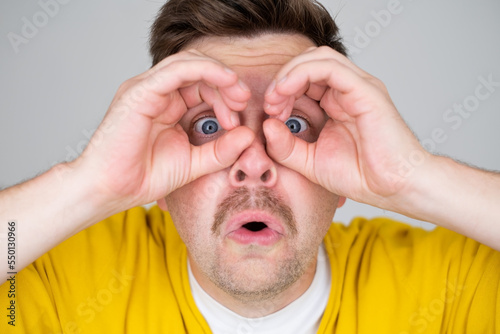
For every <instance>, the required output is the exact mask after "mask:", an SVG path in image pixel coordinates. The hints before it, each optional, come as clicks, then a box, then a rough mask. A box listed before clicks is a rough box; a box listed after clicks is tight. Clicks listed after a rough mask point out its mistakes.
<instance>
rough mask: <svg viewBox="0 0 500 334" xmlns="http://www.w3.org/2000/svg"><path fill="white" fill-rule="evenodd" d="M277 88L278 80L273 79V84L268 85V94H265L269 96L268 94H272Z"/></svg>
mask: <svg viewBox="0 0 500 334" xmlns="http://www.w3.org/2000/svg"><path fill="white" fill-rule="evenodd" d="M275 88H276V80H273V81H272V82H271V84H270V85H269V87H267V90H266V94H265V95H266V96H267V95H271V94H272V92H274V89H275Z"/></svg>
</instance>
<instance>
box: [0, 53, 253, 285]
mask: <svg viewBox="0 0 500 334" xmlns="http://www.w3.org/2000/svg"><path fill="white" fill-rule="evenodd" d="M249 98H250V92H249V90H248V89H247V88H246V87H245V86H244V85H243V84H241V83H240V82H239V80H238V77H237V75H236V74H235V73H234V72H232V71H231V70H229V69H227V68H226V67H225V66H224V65H223V64H221V63H220V62H217V61H215V60H214V59H211V58H208V57H206V56H204V55H202V54H200V53H199V52H197V51H194V50H193V51H184V52H181V53H178V54H176V55H173V56H171V57H169V58H166V59H165V60H164V61H162V62H160V63H159V64H158V65H157V66H155V67H154V68H152V69H150V70H149V71H147V72H146V73H144V74H141V75H139V76H137V77H135V78H133V79H131V80H128V81H127V82H125V83H124V84H123V85H122V86H121V87H120V89H119V91H118V93H117V95H116V97H115V98H114V100H113V102H112V103H111V106H110V108H109V110H108V112H107V114H106V116H105V118H104V121H103V122H102V124H101V125H100V126H99V128H98V129H97V130H96V133H95V134H94V136H93V137H92V139H91V141H90V143H89V145H88V147H87V148H86V149H85V151H84V152H83V153H82V155H81V156H80V157H79V158H78V159H76V160H75V161H73V162H71V163H67V164H61V165H57V166H55V167H54V168H52V169H51V170H49V171H48V172H46V173H44V174H42V175H40V176H39V177H36V178H34V179H32V180H30V181H28V182H26V183H23V184H21V185H18V186H15V187H12V188H9V189H6V190H4V191H2V192H0V203H1V204H2V205H1V206H0V221H2V222H7V221H9V220H15V221H17V225H18V231H19V236H20V239H19V247H21V248H20V249H19V253H20V254H22V255H23V256H22V257H19V259H18V260H17V263H16V270H21V269H22V268H24V267H25V266H27V265H28V264H30V263H31V262H33V261H34V260H36V259H37V258H38V257H39V256H41V255H42V254H44V253H45V252H47V251H48V250H50V249H51V248H53V247H54V246H56V245H58V244H59V243H61V242H62V241H64V240H65V239H67V238H69V237H70V236H72V235H73V234H75V233H77V232H79V231H81V230H83V229H85V228H87V227H89V226H91V225H93V224H95V223H97V222H99V221H101V220H102V219H105V218H107V217H109V216H111V215H113V214H115V213H118V212H121V211H123V210H126V209H129V208H131V207H134V206H137V205H141V204H145V203H149V202H152V201H154V200H157V199H160V198H163V197H165V196H166V195H167V194H168V193H170V192H171V191H173V190H175V189H176V188H179V187H181V186H183V185H184V184H186V183H188V182H191V181H192V180H194V179H196V178H197V177H200V176H202V175H204V174H207V173H212V172H215V171H218V170H220V169H223V168H226V167H228V166H230V165H231V164H233V163H234V161H236V159H237V158H238V156H239V155H240V154H241V152H243V150H245V148H247V147H248V146H250V145H251V143H252V141H253V139H254V136H255V135H254V134H253V132H252V131H251V130H250V129H248V128H245V127H239V126H238V125H239V124H238V117H234V116H237V115H234V113H235V112H237V111H240V110H243V109H244V108H245V107H246V104H247V101H248V99H249ZM201 103H207V104H208V105H209V106H211V107H212V108H213V109H214V112H215V114H216V115H217V118H218V119H219V123H220V124H221V126H222V127H223V128H225V129H226V130H229V131H227V132H226V133H225V134H224V135H222V136H221V137H219V138H218V139H217V140H214V141H211V142H209V143H206V144H204V145H201V146H193V145H191V144H190V142H189V139H188V136H187V134H186V133H185V132H184V130H183V129H182V127H181V126H180V125H179V124H177V122H178V121H179V120H180V119H181V117H182V116H183V115H184V113H185V112H186V111H187V109H188V108H191V107H195V106H197V105H200V104H201ZM6 229H7V225H6V224H2V225H1V226H0V234H1V233H6V232H7V230H6ZM0 246H2V247H0V248H1V249H0V255H5V256H3V258H7V255H6V252H7V247H6V246H5V245H3V244H2V245H0ZM1 275H3V274H0V283H1V282H3V281H2V279H3V278H4V276H1ZM5 277H6V276H5Z"/></svg>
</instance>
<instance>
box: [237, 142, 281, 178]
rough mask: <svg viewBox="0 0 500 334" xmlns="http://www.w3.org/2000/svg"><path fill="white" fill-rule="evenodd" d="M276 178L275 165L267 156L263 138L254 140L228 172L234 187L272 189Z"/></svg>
mask: <svg viewBox="0 0 500 334" xmlns="http://www.w3.org/2000/svg"><path fill="white" fill-rule="evenodd" d="M277 177H278V175H277V172H276V166H275V163H274V161H273V160H272V159H271V158H270V157H269V156H268V155H267V152H266V149H265V144H264V140H263V138H255V140H254V142H253V143H252V145H250V146H249V147H248V148H247V149H246V150H245V151H243V153H242V154H241V156H240V157H239V158H238V160H236V162H235V163H234V165H233V166H232V167H231V170H230V171H229V178H230V183H231V185H232V186H234V187H242V186H246V187H260V186H264V187H273V186H274V185H275V184H276V181H277Z"/></svg>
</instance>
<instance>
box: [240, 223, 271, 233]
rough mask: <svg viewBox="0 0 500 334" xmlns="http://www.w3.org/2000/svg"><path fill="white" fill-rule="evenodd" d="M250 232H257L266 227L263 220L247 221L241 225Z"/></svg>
mask: <svg viewBox="0 0 500 334" xmlns="http://www.w3.org/2000/svg"><path fill="white" fill-rule="evenodd" d="M241 227H243V228H245V229H247V230H249V231H251V232H259V231H262V230H263V229H265V228H267V225H266V224H265V223H263V222H249V223H246V224H244V225H243V226H241Z"/></svg>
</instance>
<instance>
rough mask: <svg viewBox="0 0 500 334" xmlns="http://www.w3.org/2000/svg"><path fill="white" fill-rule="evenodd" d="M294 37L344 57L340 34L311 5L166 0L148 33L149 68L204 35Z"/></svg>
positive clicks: (307, 0) (286, 0)
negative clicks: (277, 34) (326, 48)
mask: <svg viewBox="0 0 500 334" xmlns="http://www.w3.org/2000/svg"><path fill="white" fill-rule="evenodd" d="M263 33H298V34H302V35H304V36H306V37H308V38H309V39H311V40H312V41H313V42H314V43H316V45H317V46H322V45H328V46H330V47H331V48H333V49H335V50H337V51H338V52H340V53H342V54H344V55H346V49H345V47H344V45H343V44H342V42H341V37H340V36H339V29H338V27H337V25H336V24H335V21H334V20H333V18H332V17H331V16H330V14H329V13H328V11H327V10H326V9H325V7H323V6H322V5H321V4H320V3H318V2H317V1H315V0H170V1H168V2H167V3H166V4H165V5H163V7H162V8H161V10H160V12H159V13H158V16H157V17H156V20H155V22H154V23H153V26H152V28H151V36H150V53H151V56H152V57H153V65H156V64H157V63H158V62H160V61H161V60H162V59H164V58H165V57H168V56H169V55H172V54H174V53H177V52H179V51H180V50H181V49H182V48H183V47H184V46H185V45H187V44H188V43H190V42H193V41H195V40H197V39H199V38H202V37H204V36H221V37H222V36H224V37H230V36H241V37H254V36H258V35H259V34H263Z"/></svg>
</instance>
